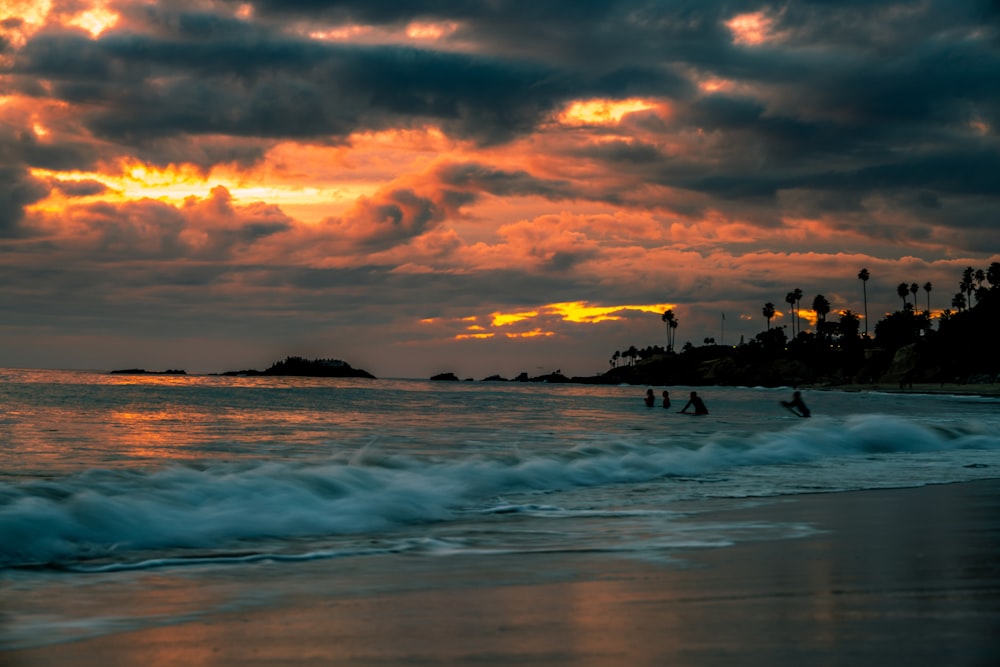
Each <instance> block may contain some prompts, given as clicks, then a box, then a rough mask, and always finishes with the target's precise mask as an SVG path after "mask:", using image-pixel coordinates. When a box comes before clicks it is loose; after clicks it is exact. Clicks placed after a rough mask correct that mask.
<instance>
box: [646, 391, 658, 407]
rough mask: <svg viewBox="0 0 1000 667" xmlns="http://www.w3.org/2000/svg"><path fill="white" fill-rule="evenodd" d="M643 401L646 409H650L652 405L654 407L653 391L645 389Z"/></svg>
mask: <svg viewBox="0 0 1000 667" xmlns="http://www.w3.org/2000/svg"><path fill="white" fill-rule="evenodd" d="M644 400H645V401H646V407H647V408H651V407H653V406H654V405H656V397H655V396H653V390H652V389H647V390H646V398H645V399H644Z"/></svg>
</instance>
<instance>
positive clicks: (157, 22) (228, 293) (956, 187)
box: [0, 0, 1000, 379]
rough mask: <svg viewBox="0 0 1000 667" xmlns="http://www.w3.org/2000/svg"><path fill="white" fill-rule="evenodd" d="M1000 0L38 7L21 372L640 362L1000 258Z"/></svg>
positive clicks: (23, 100)
mask: <svg viewBox="0 0 1000 667" xmlns="http://www.w3.org/2000/svg"><path fill="white" fill-rule="evenodd" d="M998 130H1000V2H998V1H997V0H946V1H934V0H924V1H911V2H860V1H856V0H842V1H838V2H829V1H828V0H813V1H811V2H808V1H803V2H777V3H762V2H742V1H739V0H727V1H725V2H715V1H713V0H679V1H676V2H667V1H660V2H658V1H656V0H644V1H633V0H606V1H604V0H576V1H575V2H572V3H569V2H562V1H560V2H556V1H553V0H533V1H532V2H514V1H513V0H489V1H485V0H483V1H480V2H467V1H464V0H450V1H447V2H445V1H442V0H406V1H405V2H403V1H402V0H345V1H340V2H338V1H333V0H256V1H253V2H235V1H229V0H138V1H122V2H119V1H115V0H3V2H0V281H2V286H3V288H2V290H0V367H34V368H84V369H113V368H131V367H142V368H148V369H150V370H161V369H165V368H183V369H186V370H188V371H189V372H219V371H225V370H237V369H245V368H266V367H267V366H268V365H270V363H272V362H273V361H276V360H278V359H281V358H284V357H285V356H289V355H301V356H306V357H319V358H337V359H343V360H346V361H347V362H348V363H350V364H352V365H353V366H355V367H360V368H364V369H366V370H368V371H369V372H371V373H374V374H375V375H377V376H379V377H429V376H430V375H432V374H436V373H440V372H455V373H456V374H457V375H459V376H460V377H474V378H476V379H481V378H482V377H485V376H487V375H492V374H494V373H497V374H500V375H503V376H505V377H513V376H515V375H517V374H518V373H520V372H527V373H529V375H536V374H542V373H548V372H552V371H555V370H560V371H562V372H563V373H564V374H566V375H593V374H597V373H601V372H603V371H605V370H607V369H608V368H609V367H610V366H609V360H610V359H611V356H612V355H613V353H614V352H615V351H616V350H620V351H624V350H625V349H627V348H628V347H629V346H631V345H635V346H636V347H639V348H642V347H646V346H648V345H661V346H665V345H666V328H665V326H664V323H663V321H662V313H663V312H664V311H665V310H666V309H668V308H670V309H673V311H674V313H675V315H676V318H677V321H678V327H677V329H676V340H677V344H678V346H680V345H682V344H683V343H684V342H687V341H690V342H692V343H694V344H696V345H701V344H703V342H704V340H705V339H706V338H710V337H711V338H714V339H715V340H716V342H721V343H724V344H735V343H738V342H739V340H740V338H741V337H744V338H745V339H751V338H753V336H754V335H756V334H757V333H759V332H760V331H762V330H764V329H765V328H766V324H767V323H766V321H765V319H764V317H763V315H762V314H761V310H762V307H763V305H764V304H765V303H766V302H773V303H774V304H775V305H776V307H777V310H778V315H777V316H776V317H775V319H774V320H773V321H772V325H773V326H782V325H786V326H787V325H789V324H790V320H791V313H790V312H789V309H788V305H787V304H786V303H785V301H784V298H785V295H786V294H787V293H788V292H789V291H791V290H793V289H796V288H798V289H801V290H802V291H803V293H804V297H803V300H802V307H803V310H804V312H803V315H804V316H805V317H806V322H805V324H804V327H805V328H806V329H808V328H809V319H810V316H811V311H809V308H810V307H811V304H812V299H813V297H814V296H815V295H817V294H823V295H824V296H825V297H826V298H827V300H828V301H829V302H830V304H831V306H832V308H833V311H834V313H836V312H839V311H842V310H845V309H850V310H852V311H854V312H855V313H862V314H863V312H864V306H863V293H862V283H861V281H860V280H859V279H858V277H857V275H858V272H859V271H860V270H861V269H862V268H867V269H868V270H869V272H870V275H871V278H870V280H869V281H868V282H867V283H866V284H865V285H864V287H865V289H866V291H867V297H868V321H869V323H870V325H871V326H874V323H875V322H876V321H877V320H878V319H881V318H882V317H883V316H884V315H885V314H886V313H889V312H892V311H894V310H898V309H899V308H900V306H901V302H900V299H899V297H898V296H897V293H896V287H897V285H899V283H901V282H906V283H912V282H916V283H918V284H920V285H923V284H924V283H926V282H931V284H932V286H933V287H932V291H931V292H930V293H929V294H926V293H924V292H923V291H921V292H920V293H919V295H918V297H917V301H918V304H919V305H920V306H921V308H923V307H925V306H926V299H927V297H928V296H929V297H930V302H931V309H932V310H933V311H935V313H936V312H937V311H939V310H941V309H943V308H946V307H948V306H950V304H951V298H952V296H953V295H954V293H955V292H957V291H958V283H959V282H960V280H961V272H962V270H963V269H964V268H965V267H967V266H973V267H974V268H984V269H985V268H986V267H987V266H988V265H989V264H990V263H991V262H993V261H998V260H1000V138H998Z"/></svg>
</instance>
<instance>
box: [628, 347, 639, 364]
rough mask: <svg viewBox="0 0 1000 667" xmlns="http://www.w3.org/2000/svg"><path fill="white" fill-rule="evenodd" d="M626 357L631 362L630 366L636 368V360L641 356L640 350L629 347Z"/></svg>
mask: <svg viewBox="0 0 1000 667" xmlns="http://www.w3.org/2000/svg"><path fill="white" fill-rule="evenodd" d="M625 356H626V357H628V358H629V359H630V360H631V361H630V362H629V366H635V358H636V357H638V356H639V350H637V349H636V347H635V345H629V348H628V349H627V350H625Z"/></svg>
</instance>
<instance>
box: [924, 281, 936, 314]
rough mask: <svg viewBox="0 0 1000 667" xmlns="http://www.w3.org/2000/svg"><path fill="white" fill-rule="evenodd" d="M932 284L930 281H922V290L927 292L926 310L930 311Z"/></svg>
mask: <svg viewBox="0 0 1000 667" xmlns="http://www.w3.org/2000/svg"><path fill="white" fill-rule="evenodd" d="M933 287H934V286H933V285H931V284H930V282H926V283H924V291H925V292H927V312H928V313H929V312H931V289H932V288H933Z"/></svg>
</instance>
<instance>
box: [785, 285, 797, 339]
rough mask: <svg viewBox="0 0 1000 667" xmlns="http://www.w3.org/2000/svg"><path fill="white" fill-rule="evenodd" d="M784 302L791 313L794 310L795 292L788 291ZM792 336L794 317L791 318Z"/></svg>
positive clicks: (793, 334) (793, 336) (793, 333)
mask: <svg viewBox="0 0 1000 667" xmlns="http://www.w3.org/2000/svg"><path fill="white" fill-rule="evenodd" d="M785 303H787V304H788V308H789V310H791V311H792V312H793V313H794V312H795V292H789V293H788V294H786V295H785ZM792 338H795V319H794V318H793V319H792Z"/></svg>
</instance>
